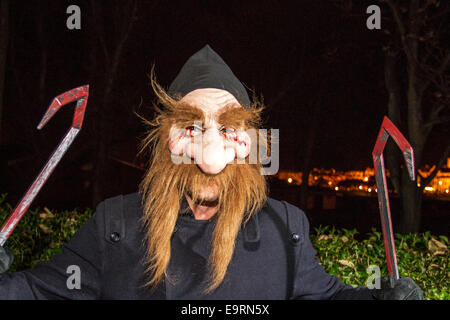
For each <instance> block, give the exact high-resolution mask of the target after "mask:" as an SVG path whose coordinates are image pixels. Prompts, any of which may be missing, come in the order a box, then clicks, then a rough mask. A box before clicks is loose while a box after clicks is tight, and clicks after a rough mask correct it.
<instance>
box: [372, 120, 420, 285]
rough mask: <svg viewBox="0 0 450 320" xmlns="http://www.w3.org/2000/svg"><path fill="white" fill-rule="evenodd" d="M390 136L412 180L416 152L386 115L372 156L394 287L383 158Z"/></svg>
mask: <svg viewBox="0 0 450 320" xmlns="http://www.w3.org/2000/svg"><path fill="white" fill-rule="evenodd" d="M389 136H391V137H392V138H393V139H394V141H395V143H396V144H397V145H398V147H399V148H400V150H401V151H402V153H403V158H404V159H405V162H406V167H407V169H408V173H409V177H410V178H411V180H415V168H414V152H413V149H412V147H411V145H410V144H409V142H408V141H407V140H406V139H405V137H404V136H403V135H402V133H401V132H400V131H399V130H398V129H397V127H396V126H395V125H394V124H393V123H392V122H391V121H390V120H389V119H388V117H384V119H383V123H382V124H381V129H380V132H379V133H378V137H377V141H376V143H375V147H374V148H373V151H372V157H373V165H374V170H375V179H376V182H377V193H378V204H379V206H380V216H381V227H382V229H383V238H384V249H385V252H386V261H387V267H388V271H389V278H390V284H391V287H394V282H395V280H398V279H399V278H400V275H399V272H398V267H397V257H396V255H395V243H394V233H393V231H392V221H391V209H390V207H389V193H388V188H387V184H386V173H385V169H384V158H383V151H384V147H385V146H386V142H387V140H388V138H389Z"/></svg>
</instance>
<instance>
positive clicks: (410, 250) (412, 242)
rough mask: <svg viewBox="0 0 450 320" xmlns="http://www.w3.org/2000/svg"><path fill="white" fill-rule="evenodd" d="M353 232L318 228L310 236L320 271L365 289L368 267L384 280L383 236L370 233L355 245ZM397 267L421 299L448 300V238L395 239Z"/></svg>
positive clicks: (410, 235)
mask: <svg viewBox="0 0 450 320" xmlns="http://www.w3.org/2000/svg"><path fill="white" fill-rule="evenodd" d="M356 234H358V232H357V231H356V230H346V229H342V230H337V229H335V228H330V227H320V228H317V229H315V233H313V234H311V241H312V243H313V246H314V247H315V248H316V249H317V252H318V255H319V257H320V260H321V265H322V266H323V267H324V269H325V270H326V271H327V272H328V273H330V274H333V275H335V276H338V277H339V279H341V281H342V282H344V283H346V284H349V285H352V286H354V287H355V286H366V281H367V279H368V277H369V276H370V275H371V273H368V272H367V268H368V267H369V266H370V265H376V266H379V268H380V271H381V276H387V275H388V271H387V266H386V258H385V252H384V242H383V236H382V234H380V232H377V231H375V230H372V232H371V233H369V234H368V235H367V237H366V238H365V239H364V240H361V241H358V240H356V239H355V235H356ZM395 247H396V253H397V263H398V268H399V273H400V275H401V276H404V277H410V278H412V279H413V280H414V281H415V282H416V283H417V284H418V285H419V286H420V287H421V288H422V289H423V291H424V295H425V299H428V300H450V293H449V287H450V267H449V250H448V238H447V237H446V236H439V237H435V236H432V235H430V233H429V232H425V233H422V234H409V235H400V234H396V235H395Z"/></svg>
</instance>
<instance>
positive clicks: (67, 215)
mask: <svg viewBox="0 0 450 320" xmlns="http://www.w3.org/2000/svg"><path fill="white" fill-rule="evenodd" d="M4 200H5V195H1V196H0V223H1V224H3V223H4V222H5V221H6V219H7V218H8V217H9V215H10V214H11V212H12V211H13V210H14V208H12V207H11V205H9V204H8V203H5V202H4ZM93 213H94V212H93V210H91V209H87V210H84V211H81V210H73V211H63V212H52V211H50V210H48V209H47V208H44V209H43V210H41V209H39V208H37V209H34V210H28V211H27V212H26V213H25V215H24V216H23V217H22V220H20V222H19V224H18V225H17V227H16V229H15V230H14V232H13V233H12V235H11V236H10V237H9V239H8V241H7V242H6V247H8V249H9V250H11V251H12V253H13V254H14V262H13V264H12V265H11V267H10V269H9V271H10V272H14V271H20V270H25V269H29V268H32V267H33V266H34V265H35V264H36V263H37V262H39V261H45V260H48V259H50V258H51V257H52V256H53V255H54V254H55V253H56V252H60V250H61V249H60V248H61V245H62V244H63V243H66V242H68V241H69V240H70V238H71V237H72V236H73V234H74V233H75V232H76V231H77V230H78V229H79V228H80V227H81V225H82V224H83V223H84V222H86V221H87V220H88V219H89V217H91V216H92V215H93Z"/></svg>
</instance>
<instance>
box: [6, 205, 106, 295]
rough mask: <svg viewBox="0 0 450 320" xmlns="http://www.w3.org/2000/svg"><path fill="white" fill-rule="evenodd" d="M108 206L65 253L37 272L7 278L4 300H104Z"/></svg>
mask: <svg viewBox="0 0 450 320" xmlns="http://www.w3.org/2000/svg"><path fill="white" fill-rule="evenodd" d="M104 217H105V214H104V202H102V203H100V204H99V205H98V206H97V210H96V213H95V215H94V216H93V217H92V218H90V219H89V220H88V221H87V222H86V223H85V224H84V225H83V226H82V227H81V228H80V229H79V230H78V231H77V232H76V233H75V235H74V236H73V237H72V239H71V240H70V241H69V243H67V244H65V245H63V246H62V252H61V253H57V254H55V255H54V256H53V257H52V258H51V259H50V260H49V261H46V262H39V263H37V264H36V266H35V267H34V268H33V269H30V270H26V271H21V272H15V273H11V274H4V275H3V276H2V277H1V279H0V299H11V300H19V299H20V300H22V299H25V300H34V299H38V300H41V299H97V298H99V297H100V296H101V287H102V285H101V283H102V270H103V261H104V260H103V255H104V246H105V241H104V237H103V236H104V228H105V227H104V226H105V224H104Z"/></svg>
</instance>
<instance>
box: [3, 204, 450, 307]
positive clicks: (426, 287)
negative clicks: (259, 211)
mask: <svg viewBox="0 0 450 320" xmlns="http://www.w3.org/2000/svg"><path fill="white" fill-rule="evenodd" d="M4 200H5V195H2V196H0V222H1V223H3V221H5V220H6V218H7V217H8V216H9V214H10V213H11V212H12V210H13V208H12V207H11V206H10V205H9V204H8V203H6V202H5V201H4ZM93 213H94V211H93V210H91V209H86V210H72V211H62V212H54V211H51V210H49V209H47V208H44V209H42V210H41V209H39V208H37V209H34V210H30V211H29V212H27V213H26V214H25V216H24V217H23V219H22V220H21V222H20V223H19V225H18V226H17V228H16V230H15V231H14V233H13V234H12V236H11V237H10V239H9V240H8V242H7V247H8V248H9V249H10V250H11V251H12V252H13V253H14V255H15V260H14V263H13V265H12V266H11V268H10V271H11V272H14V271H20V270H25V269H29V268H32V267H33V266H34V265H35V264H36V263H37V262H39V261H44V260H48V259H49V258H50V257H51V256H52V255H53V254H55V253H56V252H59V251H60V246H61V244H62V243H65V242H67V241H68V240H69V239H70V238H71V237H72V235H73V234H74V233H75V232H76V230H78V229H79V228H80V226H81V225H82V224H83V223H84V222H86V220H87V219H89V217H91V216H92V215H93ZM357 234H358V232H357V231H356V230H346V229H339V230H338V229H335V228H331V227H328V226H325V227H320V228H316V229H314V230H312V232H311V234H310V237H311V241H312V243H313V246H314V247H315V248H316V249H317V253H318V256H319V258H320V261H321V264H322V266H323V267H324V269H325V270H326V271H327V272H328V273H330V274H333V275H336V276H338V277H339V278H340V279H341V281H342V282H344V283H346V284H349V285H352V286H366V281H367V279H368V277H369V276H370V275H371V274H370V273H368V272H367V268H368V267H369V266H371V265H376V266H379V268H380V271H381V275H382V276H385V275H387V268H386V263H385V254H384V244H383V240H382V235H381V234H380V233H379V232H377V231H376V230H372V232H371V233H369V234H367V235H366V236H365V237H364V239H363V240H357V239H355V236H356V235H357ZM448 244H449V243H448V238H447V237H445V236H433V235H431V234H430V233H429V232H425V233H421V234H409V235H400V234H396V235H395V245H396V251H397V261H398V264H399V271H400V274H401V275H402V276H408V277H410V278H412V279H414V281H416V283H417V284H418V285H419V286H420V287H421V288H422V289H423V291H424V295H425V298H426V299H428V300H450V293H449V287H450V283H449V282H450V280H449V279H450V267H449V250H448Z"/></svg>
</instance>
